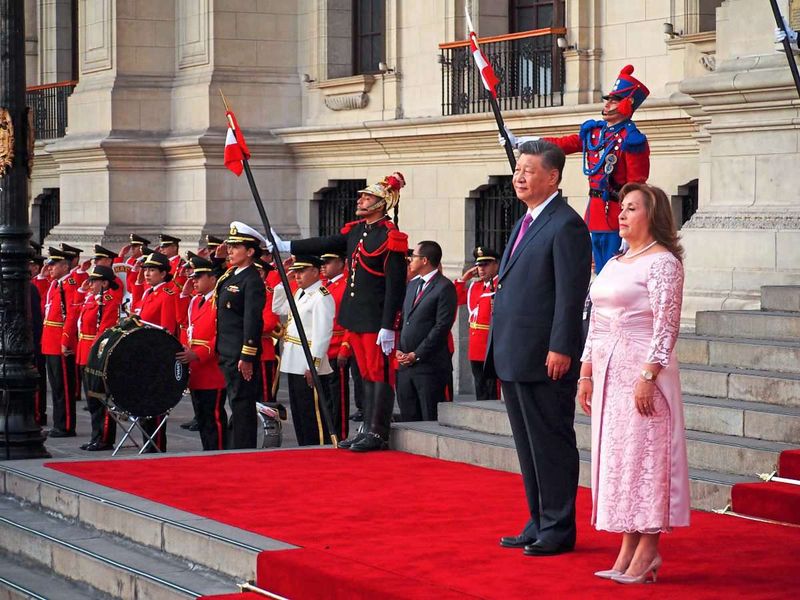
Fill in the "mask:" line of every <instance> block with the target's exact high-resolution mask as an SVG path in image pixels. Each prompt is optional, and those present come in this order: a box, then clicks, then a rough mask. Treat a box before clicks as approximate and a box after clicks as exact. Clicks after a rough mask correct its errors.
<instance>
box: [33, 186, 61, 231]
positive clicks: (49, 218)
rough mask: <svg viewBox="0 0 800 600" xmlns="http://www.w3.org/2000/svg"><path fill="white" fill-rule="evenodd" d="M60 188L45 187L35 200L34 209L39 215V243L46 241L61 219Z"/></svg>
mask: <svg viewBox="0 0 800 600" xmlns="http://www.w3.org/2000/svg"><path fill="white" fill-rule="evenodd" d="M60 192H61V190H60V189H59V188H44V189H43V190H42V193H41V194H39V195H38V196H37V197H36V198H35V199H34V201H33V206H34V210H36V211H38V213H39V214H38V217H39V219H38V220H39V232H38V233H39V239H38V241H39V243H42V242H44V238H46V237H47V236H48V235H49V234H50V230H51V229H53V227H55V226H56V225H58V224H59V222H60V221H61V201H60Z"/></svg>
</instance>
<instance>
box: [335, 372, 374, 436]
mask: <svg viewBox="0 0 800 600" xmlns="http://www.w3.org/2000/svg"><path fill="white" fill-rule="evenodd" d="M362 385H363V386H364V400H363V405H364V409H363V410H364V422H363V424H362V426H361V429H360V430H359V431H358V432H357V433H356V434H355V435H354V436H353V437H350V438H347V439H346V440H342V441H341V442H339V446H338V447H339V448H341V449H342V450H351V449H352V447H353V444H355V443H356V442H360V441H361V440H363V439H364V438H365V437H366V435H367V431H368V425H369V422H370V419H371V418H372V408H373V406H374V404H375V400H374V396H375V388H374V386H375V385H377V384H376V383H375V382H374V381H367V380H366V379H365V380H364V381H363V383H362Z"/></svg>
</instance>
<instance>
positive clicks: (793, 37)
mask: <svg viewBox="0 0 800 600" xmlns="http://www.w3.org/2000/svg"><path fill="white" fill-rule="evenodd" d="M783 26H784V27H785V28H786V32H784V30H783V29H781V28H780V27H776V28H775V30H774V31H775V43H776V44H782V43H783V40H785V39H786V34H787V33H788V34H789V41H790V42H791V43H792V44H794V45H795V46H796V45H797V32H796V31H795V30H794V29H792V27H791V25H789V23H788V22H787V21H786V17H783Z"/></svg>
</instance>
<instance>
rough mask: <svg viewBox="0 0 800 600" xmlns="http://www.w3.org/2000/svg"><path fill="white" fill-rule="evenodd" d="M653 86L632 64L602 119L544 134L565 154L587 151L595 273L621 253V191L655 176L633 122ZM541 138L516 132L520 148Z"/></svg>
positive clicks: (616, 85)
mask: <svg viewBox="0 0 800 600" xmlns="http://www.w3.org/2000/svg"><path fill="white" fill-rule="evenodd" d="M649 95H650V90H648V89H647V87H645V85H644V84H643V83H642V82H641V81H639V80H638V79H636V78H635V77H634V76H633V66H632V65H627V66H625V67H623V69H622V71H620V73H619V76H618V77H617V79H616V81H615V82H614V87H613V88H612V89H611V91H610V92H609V93H608V94H606V95H605V96H603V100H605V104H604V105H603V113H602V116H603V119H602V120H600V121H595V120H589V121H586V122H584V123H583V125H581V130H580V133H578V134H575V135H568V136H564V137H555V138H554V137H545V138H542V139H544V140H546V141H548V142H552V143H554V144H555V145H557V146H558V147H559V148H561V149H562V150H563V151H564V154H574V153H575V152H582V153H583V174H584V175H586V176H587V177H588V178H589V205H588V206H587V208H586V214H585V215H584V220H585V221H586V224H587V226H588V227H589V231H590V232H591V234H592V252H593V255H594V265H595V272H596V273H599V272H600V270H601V269H602V268H603V266H604V265H605V264H606V262H608V260H609V259H610V258H611V257H612V256H614V255H615V254H616V253H617V252H619V249H620V246H621V244H622V239H621V238H620V237H619V213H620V206H619V197H618V194H619V191H620V189H622V186H624V185H625V184H626V183H628V182H631V181H634V182H637V183H646V182H647V178H648V177H649V175H650V146H649V145H648V143H647V138H646V137H645V135H644V134H643V133H642V132H640V131H639V130H638V129H637V128H636V124H635V123H634V122H633V121H632V120H631V117H632V116H633V113H634V111H635V110H636V109H637V108H639V107H640V106H641V105H642V103H643V102H644V101H645V99H646V98H647V96H649ZM534 139H538V138H531V137H522V138H519V139H517V138H515V137H513V136H512V140H511V142H512V144H514V145H515V146H519V145H520V144H523V143H525V142H526V141H529V140H534Z"/></svg>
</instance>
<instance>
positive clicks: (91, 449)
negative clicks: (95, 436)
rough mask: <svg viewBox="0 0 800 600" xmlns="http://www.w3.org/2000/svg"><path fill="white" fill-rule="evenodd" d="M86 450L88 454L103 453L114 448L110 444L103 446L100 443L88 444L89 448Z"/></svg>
mask: <svg viewBox="0 0 800 600" xmlns="http://www.w3.org/2000/svg"><path fill="white" fill-rule="evenodd" d="M86 449H87V450H88V451H89V452H103V451H105V450H113V449H114V446H112V445H111V444H103V443H102V442H95V443H93V444H89V447H88V448H86Z"/></svg>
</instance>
